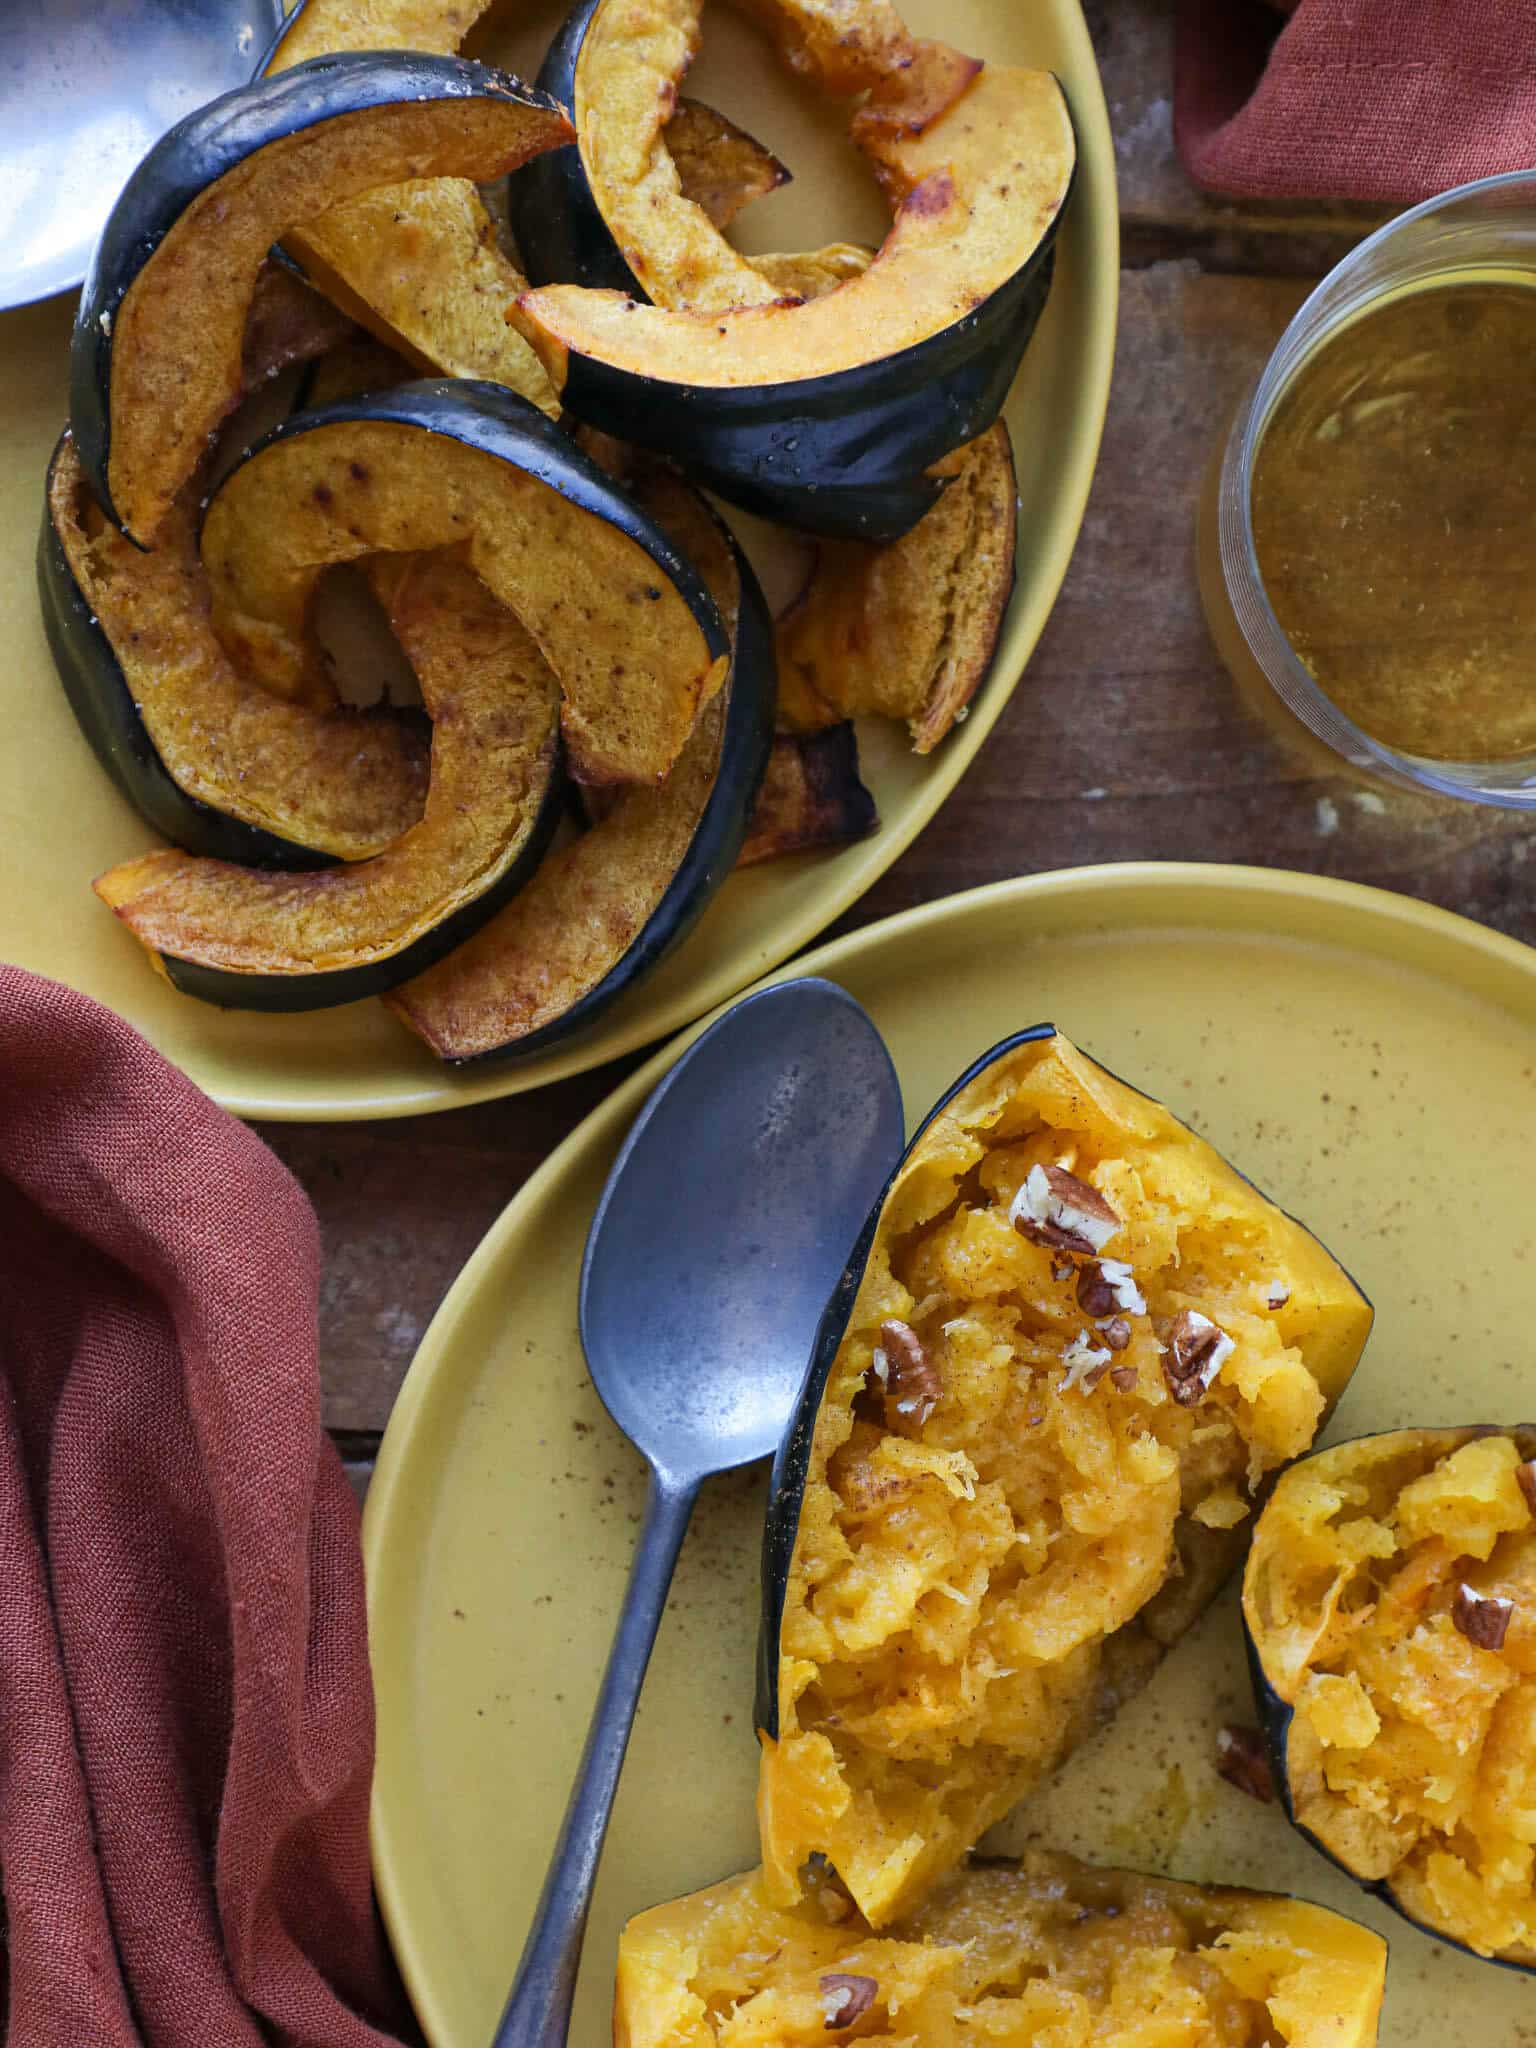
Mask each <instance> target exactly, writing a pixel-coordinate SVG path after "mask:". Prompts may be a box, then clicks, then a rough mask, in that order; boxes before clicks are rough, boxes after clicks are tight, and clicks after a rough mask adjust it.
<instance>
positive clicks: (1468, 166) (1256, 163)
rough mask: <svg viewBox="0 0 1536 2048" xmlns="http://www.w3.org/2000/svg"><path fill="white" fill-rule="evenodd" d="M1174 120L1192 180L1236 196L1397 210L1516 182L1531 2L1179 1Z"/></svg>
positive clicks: (1528, 152)
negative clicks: (1478, 185)
mask: <svg viewBox="0 0 1536 2048" xmlns="http://www.w3.org/2000/svg"><path fill="white" fill-rule="evenodd" d="M1282 13H1289V14H1290V16H1291V18H1290V20H1289V21H1282V19H1281V15H1282ZM1277 28H1278V33H1277ZM1173 112H1174V141H1175V143H1176V145H1177V148H1178V152H1179V156H1180V158H1181V160H1182V162H1183V164H1184V168H1185V169H1186V170H1187V171H1188V173H1189V175H1190V176H1191V177H1192V178H1193V179H1194V180H1195V182H1196V183H1197V184H1200V185H1205V186H1207V187H1209V188H1210V189H1211V190H1213V191H1216V192H1226V193H1231V194H1233V195H1235V196H1237V197H1242V198H1264V199H1362V200H1372V201H1377V202H1391V203H1396V202H1399V201H1410V200H1417V199H1426V198H1428V197H1429V195H1430V194H1431V193H1434V192H1443V191H1444V190H1445V189H1446V188H1447V187H1448V186H1451V185H1459V184H1461V183H1462V182H1463V181H1464V180H1466V179H1468V178H1483V177H1487V176H1489V175H1490V174H1491V173H1493V172H1495V171H1510V170H1521V169H1524V168H1526V167H1527V166H1530V165H1533V164H1536V0H1299V4H1296V5H1295V6H1294V8H1292V7H1291V6H1286V7H1285V8H1283V9H1280V8H1277V7H1275V6H1273V5H1271V4H1269V0H1181V5H1180V12H1179V23H1178V45H1177V61H1176V65H1175V85H1174V110H1173Z"/></svg>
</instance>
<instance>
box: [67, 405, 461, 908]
mask: <svg viewBox="0 0 1536 2048" xmlns="http://www.w3.org/2000/svg"><path fill="white" fill-rule="evenodd" d="M196 489H197V487H196V485H195V484H194V485H193V486H191V487H190V489H189V490H188V491H186V492H183V493H182V495H181V496H180V497H179V498H178V499H177V501H176V503H175V505H174V506H173V507H172V509H171V513H170V516H169V517H168V518H166V519H164V520H162V522H161V524H160V528H159V532H158V534H157V545H156V546H155V548H154V549H153V550H152V551H151V552H149V553H142V552H141V551H140V550H139V549H137V548H136V547H134V545H133V544H132V542H131V541H129V540H127V539H125V538H124V536H123V535H122V534H121V533H119V532H118V530H117V529H116V527H114V526H111V525H109V524H108V522H107V521H106V519H105V518H103V516H102V514H101V512H100V510H99V508H98V507H97V504H96V501H95V499H94V498H93V497H92V495H91V492H90V488H89V486H88V484H87V483H86V480H85V475H84V472H83V470H82V468H81V465H80V460H79V457H78V455H77V453H76V451H75V445H74V442H73V441H72V440H71V438H70V437H69V435H68V434H66V435H65V436H64V437H63V439H62V440H61V441H60V442H59V445H58V447H57V448H56V449H55V451H54V456H53V461H52V463H51V464H50V465H49V470H48V483H47V490H46V493H45V501H44V507H43V526H42V534H41V538H40V540H39V544H38V556H37V580H38V595H39V598H40V601H41V607H42V615H43V625H44V628H45V630H46V632H47V635H48V645H49V648H50V650H51V651H52V654H53V658H54V662H55V664H56V665H57V667H58V671H59V677H60V680H61V681H62V683H63V685H64V691H65V695H66V696H67V697H68V699H69V702H70V707H71V709H72V710H73V712H74V714H75V718H76V721H77V723H78V724H79V726H80V730H81V731H82V733H84V735H85V737H86V739H87V740H88V741H89V743H90V745H91V748H92V750H93V751H94V753H95V754H96V757H97V759H98V760H99V761H100V762H101V764H102V766H103V767H104V768H105V769H106V771H107V773H108V774H109V775H110V776H111V777H112V780H113V781H114V782H115V783H116V784H117V786H118V788H119V789H120V790H121V791H122V793H123V795H124V796H125V797H127V799H128V801H129V802H130V803H131V804H132V805H133V806H134V808H135V809H136V810H137V811H138V813H139V815H140V816H141V817H142V818H144V819H145V821H146V822H147V823H148V824H150V825H152V826H153V827H154V828H155V830H156V831H157V832H160V833H162V834H163V835H164V836H165V837H166V838H167V839H169V840H171V841H172V842H173V843H174V844H175V845H177V846H180V847H184V848H185V849H186V850H187V851H188V852H189V853H197V854H204V855H207V856H209V857H210V858H213V859H217V860H230V861H240V862H244V863H246V864H248V865H253V866H259V867H283V868H310V867H317V866H320V865H322V864H323V863H324V862H325V861H327V860H330V859H335V860H366V859H367V858H368V857H369V856H370V855H372V854H376V853H379V852H381V851H382V849H383V848H384V847H386V846H388V845H389V844H390V843H391V842H392V841H393V840H396V839H398V838H399V837H400V835H401V833H402V832H406V831H408V830H409V829H410V827H411V826H412V825H414V824H415V823H416V821H417V819H418V818H420V816H421V808H422V804H423V802H424V800H425V797H426V790H427V734H426V728H425V726H424V724H423V722H422V721H421V720H420V719H419V718H412V717H409V716H402V715H401V714H398V713H395V712H392V711H388V710H382V709H381V710H376V711H348V710H344V709H340V708H338V709H336V710H334V711H331V712H329V713H327V712H322V711H317V710H314V709H312V708H311V707H310V706H309V705H306V704H297V703H287V702H285V701H284V700H283V699H282V698H280V697H274V696H273V695H272V694H271V692H270V691H268V690H265V689H263V688H262V686H261V684H260V683H258V682H255V681H253V680H252V679H251V678H250V677H249V676H247V675H245V674H244V673H243V672H242V671H241V670H239V669H237V668H236V666H235V664H234V663H233V662H232V661H231V660H230V658H229V656H228V654H227V653H226V652H225V651H224V648H223V647H222V645H221V644H220V642H219V640H218V639H217V637H216V636H215V634H214V631H213V625H212V620H211V617H210V605H209V595H208V579H207V577H206V576H205V574H204V572H203V566H202V563H201V561H200V560H199V558H198V552H197V528H196V520H197V516H198V514H197V504H196V496H195V493H196Z"/></svg>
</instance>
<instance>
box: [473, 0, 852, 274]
mask: <svg viewBox="0 0 1536 2048" xmlns="http://www.w3.org/2000/svg"><path fill="white" fill-rule="evenodd" d="M600 4H601V0H581V4H579V5H578V6H577V7H576V8H575V9H574V10H573V11H572V12H571V13H570V14H568V15H567V16H566V19H565V22H564V24H563V25H562V27H561V29H560V32H559V34H558V35H557V36H556V37H555V39H554V41H553V42H552V43H551V44H550V46H549V50H548V52H547V54H546V56H545V59H544V62H543V64H542V66H541V67H540V70H539V78H538V83H539V87H540V89H541V91H544V92H547V93H548V94H549V95H550V96H551V98H553V99H555V100H558V101H559V103H560V105H561V106H562V107H564V108H565V109H566V110H567V112H574V109H575V107H576V105H577V102H578V99H579V100H580V102H581V105H582V110H583V119H584V120H585V122H586V133H585V141H584V142H583V145H582V147H581V148H580V149H579V150H578V148H577V147H576V146H575V145H574V144H571V145H567V146H566V147H565V148H564V149H562V150H559V151H551V152H550V154H549V156H548V159H547V161H544V162H540V161H538V160H537V159H535V160H533V161H531V162H530V163H528V164H527V165H526V166H525V167H524V168H523V169H522V170H520V171H518V172H517V173H516V174H515V175H514V176H513V177H512V179H511V180H510V184H509V193H510V201H511V215H512V224H513V227H514V229H515V231H516V234H517V245H518V248H519V249H520V250H521V251H522V255H523V261H524V263H525V264H526V266H527V269H528V274H529V276H530V277H531V278H532V279H533V281H534V283H535V284H580V285H586V286H592V287H599V288H608V289H611V290H614V291H621V292H627V293H629V294H630V295H632V296H633V297H634V298H636V299H643V300H648V301H649V300H654V301H655V302H656V303H657V304H659V305H664V306H683V307H686V306H691V305H712V304H715V303H717V302H723V300H724V299H725V298H726V297H728V295H729V292H730V290H731V286H730V284H729V283H728V282H726V281H725V280H726V279H730V278H735V279H737V280H738V281H739V282H740V284H741V287H742V289H743V290H744V291H745V293H746V298H745V300H744V303H746V304H753V303H755V302H756V301H758V300H760V299H762V298H764V297H765V296H766V297H768V298H773V297H776V296H780V295H782V293H783V291H784V289H785V287H784V286H783V285H782V284H779V283H777V282H776V281H775V280H774V278H773V266H774V265H776V264H778V263H780V262H782V261H783V260H784V259H781V258H777V257H772V256H770V257H767V258H764V257H760V256H757V257H753V258H752V259H751V261H750V263H749V262H748V261H747V259H745V258H743V257H740V256H738V255H737V253H736V251H735V250H734V249H733V248H732V247H731V245H730V243H729V242H726V241H724V239H723V235H724V230H725V229H726V228H727V227H728V226H729V225H730V223H731V222H732V221H733V220H734V219H735V218H736V216H737V215H738V214H739V213H740V212H741V211H742V209H743V207H745V206H746V205H748V204H749V203H750V201H752V200H753V199H758V198H761V197H763V196H764V195H765V194H767V193H769V192H772V191H774V190H775V189H776V188H777V187H778V186H780V185H782V184H784V183H785V182H786V181H787V180H788V178H789V172H788V171H787V170H786V169H785V168H784V166H783V164H781V163H780V162H779V160H778V158H777V157H775V156H774V155H773V154H772V153H771V151H769V150H767V149H765V148H764V147H763V145H762V144H761V143H760V142H758V141H757V140H756V139H755V138H754V137H753V136H751V135H748V134H747V133H746V132H745V130H744V129H741V128H738V127H736V126H735V124H734V123H733V122H730V121H727V120H726V119H725V118H724V116H723V115H721V114H718V113H716V112H715V111H714V109H713V108H711V107H705V106H701V105H700V104H699V103H698V102H697V101H690V100H686V99H680V98H679V97H678V80H679V79H680V78H681V76H682V74H683V72H684V71H686V70H687V68H688V66H689V64H690V63H691V62H692V60H693V58H694V56H695V55H696V54H697V51H698V44H699V12H700V10H699V8H698V7H694V8H692V9H689V10H683V11H682V12H681V13H680V14H678V15H677V16H676V17H675V18H667V17H661V16H658V17H656V33H655V34H654V35H648V34H647V33H646V30H647V28H648V26H649V18H648V17H643V18H640V19H639V20H638V21H637V19H636V17H635V16H634V15H633V14H632V13H631V12H629V11H626V9H624V8H623V7H621V8H620V9H619V10H618V11H617V12H614V11H613V10H610V11H609V12H608V13H607V14H605V16H604V28H603V30H602V31H600V32H599V34H598V35H596V36H589V35H588V30H589V29H590V28H591V27H592V21H593V16H594V14H595V13H596V12H597V9H598V7H599V5H600ZM637 30H638V33H637ZM631 37H633V38H634V40H631ZM594 60H596V67H597V69H598V70H599V71H600V72H602V73H603V74H604V75H603V76H602V77H600V78H599V80H598V82H597V91H598V93H599V94H611V93H612V92H613V90H614V88H615V87H617V89H618V90H619V91H620V92H622V93H623V94H624V102H623V103H622V104H620V103H618V102H617V101H615V100H614V99H613V98H611V97H610V98H605V99H598V100H596V101H594V99H593V97H592V94H591V93H590V91H589V90H588V89H587V88H588V85H589V73H590V70H591V68H592V66H593V64H594ZM578 75H580V80H581V83H580V86H578ZM637 95H639V96H645V98H646V104H645V105H644V106H643V107H641V106H637V105H636V104H635V102H636V97H637ZM610 148H612V149H613V150H615V151H616V152H617V153H618V154H619V156H620V158H621V162H620V164H619V165H618V166H616V168H617V170H618V177H619V182H620V183H626V182H627V183H628V185H629V187H630V206H631V208H632V209H633V211H634V212H635V214H636V216H637V218H638V220H639V221H640V222H643V229H642V232H641V234H640V236H639V237H638V238H637V239H633V240H632V239H631V238H630V237H629V236H628V235H627V234H626V233H625V231H624V229H623V228H622V226H615V225H611V224H610V222H609V221H608V220H607V219H606V218H605V217H604V213H603V209H602V207H601V205H600V203H599V201H598V199H597V197H596V192H597V190H598V189H599V188H600V187H602V186H603V184H604V180H603V178H602V174H601V172H598V173H597V174H596V175H595V176H593V177H589V175H588V172H587V170H586V168H585V164H586V163H587V162H588V161H589V160H592V159H596V160H598V161H599V162H600V161H602V160H603V159H604V157H605V155H606V153H607V152H608V151H609V149H610ZM652 215H656V216H658V218H655V219H653V218H651V216H652ZM690 229H693V230H694V240H695V241H696V242H697V243H698V244H699V253H698V256H697V258H696V259H695V258H694V257H693V256H691V254H690V250H689V247H688V240H689V230H690ZM841 246H842V245H839V247H841ZM722 250H724V251H725V252H726V254H725V255H724V256H722V255H721V251H722ZM631 255H632V256H633V258H634V264H635V265H636V266H638V269H639V271H640V272H641V273H642V274H641V275H637V271H636V268H635V267H632V265H631V263H630V261H629V260H628V258H629V256H631ZM866 260H867V259H866ZM722 266H723V269H724V274H725V275H724V278H722V276H721V275H720V274H719V273H720V270H721V267H722ZM859 267H860V268H862V267H863V265H862V264H861V265H860V266H859Z"/></svg>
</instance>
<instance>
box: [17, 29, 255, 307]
mask: <svg viewBox="0 0 1536 2048" xmlns="http://www.w3.org/2000/svg"><path fill="white" fill-rule="evenodd" d="M282 16H283V10H282V0H33V4H24V0H12V4H7V5H4V6H0V138H3V139H0V310H4V309H5V308H7V307H10V306H25V305H29V304H31V302H32V301H33V300H34V299H43V298H47V297H48V296H49V295H50V294H51V293H53V292H62V291H67V290H69V289H70V288H71V287H72V286H74V285H77V284H79V282H80V280H81V279H82V278H83V277H84V276H85V272H86V266H87V264H88V263H89V261H90V255H91V250H92V248H93V247H94V246H95V243H96V238H97V236H98V235H99V234H100V232H101V229H102V225H103V223H104V222H105V220H106V218H107V215H108V214H109V213H110V212H111V211H112V207H113V204H114V202H115V201H116V199H117V195H118V194H119V192H121V190H122V189H123V186H124V184H125V183H126V182H127V179H128V174H129V172H130V171H131V170H132V169H133V167H134V165H135V164H136V163H137V162H138V161H139V159H140V157H142V156H143V155H144V153H145V151H146V150H147V149H148V148H149V147H150V145H151V144H152V143H154V142H157V141H158V140H159V139H160V137H161V136H162V135H163V134H164V133H165V131H166V129H167V128H170V127H172V126H174V124H175V123H176V122H177V121H179V120H180V119H181V118H182V116H183V115H184V114H190V113H191V112H192V110H193V108H194V107H200V106H202V105H204V104H205V102H207V101H208V100H212V99H217V98H218V97H219V95H220V94H221V93H226V92H229V91H230V90H231V89H232V88H233V87H234V86H237V85H244V84H245V82H246V80H247V79H248V78H249V77H250V76H251V73H252V72H253V71H254V70H255V68H256V64H257V61H258V59H259V58H260V56H261V54H262V52H263V51H264V50H265V49H266V47H267V45H268V43H270V42H271V40H272V38H273V36H274V35H275V34H276V33H277V29H278V25H279V23H280V22H281V20H282Z"/></svg>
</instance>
